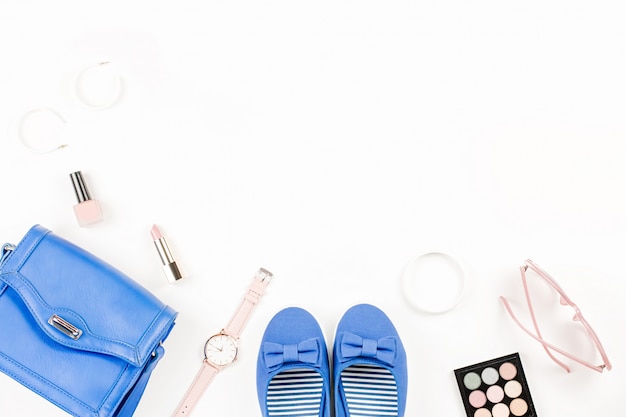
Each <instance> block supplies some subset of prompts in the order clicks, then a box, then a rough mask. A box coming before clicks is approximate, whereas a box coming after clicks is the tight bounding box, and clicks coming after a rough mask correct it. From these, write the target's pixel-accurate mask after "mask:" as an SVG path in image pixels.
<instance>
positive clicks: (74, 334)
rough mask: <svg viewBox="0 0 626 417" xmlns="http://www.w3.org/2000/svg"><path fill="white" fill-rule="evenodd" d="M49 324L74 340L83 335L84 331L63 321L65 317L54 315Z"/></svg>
mask: <svg viewBox="0 0 626 417" xmlns="http://www.w3.org/2000/svg"><path fill="white" fill-rule="evenodd" d="M48 324H50V325H52V327H54V328H55V329H57V330H60V331H61V332H62V333H64V334H66V335H67V336H69V337H71V338H72V339H74V340H78V339H79V338H80V337H81V336H82V334H83V331H82V330H81V329H79V328H78V327H76V326H74V325H73V324H72V323H70V322H69V321H67V320H65V319H63V317H60V316H57V315H56V314H53V315H52V316H51V317H50V318H49V319H48Z"/></svg>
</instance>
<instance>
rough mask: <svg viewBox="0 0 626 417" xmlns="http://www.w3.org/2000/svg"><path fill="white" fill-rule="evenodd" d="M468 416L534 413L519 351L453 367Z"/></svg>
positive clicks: (506, 416)
mask: <svg viewBox="0 0 626 417" xmlns="http://www.w3.org/2000/svg"><path fill="white" fill-rule="evenodd" d="M454 374H455V377H456V381H457V384H458V386H459V392H460V394H461V399H462V400H463V405H464V406H465V412H466V414H467V417H537V413H536V412H535V406H534V405H533V401H532V398H531V396H530V390H529V389H528V383H527V382H526V375H525V374H524V368H523V367H522V361H521V359H520V356H519V354H518V353H513V354H511V355H507V356H502V357H500V358H495V359H492V360H489V361H485V362H481V363H477V364H475V365H470V366H466V367H463V368H459V369H455V370H454Z"/></svg>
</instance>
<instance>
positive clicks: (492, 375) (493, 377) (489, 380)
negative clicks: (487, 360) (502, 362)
mask: <svg viewBox="0 0 626 417" xmlns="http://www.w3.org/2000/svg"><path fill="white" fill-rule="evenodd" d="M480 376H481V378H482V380H483V381H484V382H485V384H487V385H493V384H495V383H496V382H498V379H500V375H499V374H498V371H496V370H495V369H494V368H485V369H483V372H482V373H481V374H480Z"/></svg>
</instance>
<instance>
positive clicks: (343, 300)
mask: <svg viewBox="0 0 626 417" xmlns="http://www.w3.org/2000/svg"><path fill="white" fill-rule="evenodd" d="M625 20H626V6H625V5H623V4H622V2H618V1H601V2H595V3H590V2H582V1H568V2H566V1H554V0H549V1H541V2H540V1H526V2H523V3H512V2H502V1H489V0H480V1H476V2H470V3H468V2H462V1H458V0H449V1H437V2H433V1H414V2H409V1H397V2H375V1H358V2H357V1H339V2H337V1H333V2H329V1H316V2H295V1H278V0H277V1H267V2H251V1H242V2H219V1H190V0H182V1H178V2H176V3H171V2H170V3H166V2H151V3H145V2H121V1H109V2H105V3H96V2H84V1H83V2H78V1H73V0H72V1H68V2H64V3H63V4H59V3H54V2H44V1H40V0H36V1H31V2H18V1H13V0H9V1H4V2H2V4H0V39H2V41H1V43H0V48H1V49H0V50H1V51H2V62H3V65H2V67H1V69H0V126H1V129H2V130H0V145H1V147H0V166H1V167H2V171H3V179H2V197H1V200H0V203H1V204H0V218H1V219H2V221H1V222H0V244H1V243H4V242H10V243H17V242H18V241H19V240H20V239H21V238H22V236H23V235H24V234H25V233H26V232H27V231H28V229H29V228H30V227H31V226H32V225H34V224H41V225H42V226H44V227H46V228H48V229H50V230H52V231H53V232H54V233H56V234H57V235H59V236H61V237H63V238H65V239H67V240H69V241H71V242H73V243H75V244H77V245H79V246H80V247H82V248H84V249H85V250H87V251H89V252H91V253H93V254H95V255H96V256H98V257H100V258H101V259H103V260H105V261H106V262H108V263H110V264H111V265H113V266H115V267H116V268H118V269H120V270H121V271H123V272H124V273H126V274H127V275H129V276H131V277H132V278H133V279H134V280H136V281H137V282H138V283H139V284H141V285H142V286H143V287H145V288H146V289H148V290H149V291H151V292H152V293H153V294H154V295H156V296H157V297H158V298H159V299H160V300H161V301H163V302H164V303H165V304H167V305H169V306H171V307H172V308H173V309H174V310H176V311H178V313H179V315H178V317H177V319H176V325H175V326H174V328H173V330H172V332H171V334H170V335H169V337H168V338H167V340H166V341H165V343H164V346H163V347H164V349H165V355H164V357H163V358H162V359H161V361H160V362H159V364H158V366H156V368H155V370H154V372H153V373H152V376H151V378H150V381H149V383H148V386H147V388H146V391H145V393H144V395H143V397H142V399H141V401H140V403H139V405H138V407H137V410H136V412H135V414H134V415H135V416H137V417H148V416H150V417H168V416H170V415H171V414H172V413H173V412H174V411H175V409H176V407H177V405H178V404H179V402H180V401H181V398H182V397H183V396H184V394H185V392H186V391H187V389H188V387H189V385H190V384H191V382H192V380H193V379H194V377H195V375H196V374H197V372H198V371H199V369H200V366H201V364H202V360H203V358H204V347H205V342H206V340H207V339H208V338H209V336H211V335H213V334H215V333H217V332H219V331H220V329H222V328H224V327H225V326H226V325H227V324H228V322H229V320H230V319H231V317H232V316H233V314H234V313H235V311H236V310H237V308H238V307H239V305H240V303H241V301H242V297H243V296H244V294H245V292H246V291H247V289H248V286H249V285H250V281H251V279H252V277H253V276H254V274H255V272H256V271H257V270H258V269H259V268H261V267H263V268H266V269H267V270H268V271H270V272H271V273H272V274H273V278H272V280H271V283H270V284H269V285H268V286H267V288H266V290H265V294H264V295H263V297H262V298H261V299H260V300H259V302H258V304H257V306H256V307H255V309H254V311H253V312H252V314H251V315H250V318H249V320H248V321H247V323H246V326H245V329H244V330H243V331H242V334H241V340H240V341H239V345H238V359H237V360H236V361H235V362H234V363H233V364H232V365H231V366H229V367H228V368H226V369H224V370H223V371H222V372H220V373H219V374H218V375H217V376H216V377H215V380H214V381H213V382H212V383H211V385H210V386H209V387H208V389H207V390H206V392H205V393H204V395H203V396H202V398H201V400H200V401H199V402H198V404H197V406H196V408H195V410H194V411H193V415H195V416H217V415H219V416H233V417H234V416H237V417H239V416H262V415H263V414H262V412H261V409H260V406H259V400H258V393H257V386H256V375H257V358H258V354H259V348H260V344H261V341H262V338H263V334H264V332H265V330H266V327H267V325H268V323H269V322H270V320H271V319H272V317H274V315H275V314H276V313H278V312H279V311H281V310H282V309H284V308H287V307H299V308H302V309H304V310H306V311H307V312H308V313H310V314H311V315H312V316H313V317H314V318H315V320H316V321H317V323H319V326H320V328H321V330H322V332H323V334H324V336H325V339H326V340H325V342H326V345H327V346H328V349H329V354H330V355H331V356H330V358H331V362H332V347H333V344H334V340H333V339H334V336H335V331H336V327H337V325H338V323H339V321H340V319H341V318H342V316H343V315H344V313H346V311H348V310H349V309H350V308H351V307H353V306H355V305H357V304H361V303H367V304H371V305H373V306H376V307H377V308H379V309H380V310H382V311H383V312H384V313H385V314H386V315H387V316H388V317H389V319H390V320H391V321H392V323H393V325H394V327H395V329H396V330H397V332H398V334H399V336H400V338H401V340H402V344H403V346H404V349H405V351H406V355H407V358H406V359H407V360H406V361H407V370H408V386H407V401H406V412H405V415H406V416H407V417H408V416H430V415H436V416H458V417H463V416H465V415H466V404H465V403H464V401H466V402H467V404H470V406H471V407H474V405H472V404H475V405H477V407H474V408H476V409H479V408H485V407H487V408H489V407H491V409H490V413H492V414H493V415H495V416H496V417H500V416H504V415H505V414H506V413H508V412H509V409H510V410H511V411H512V412H513V410H514V413H517V414H520V415H528V414H523V412H524V404H523V403H525V404H526V405H529V401H528V400H529V398H527V397H525V396H524V395H526V392H527V390H526V389H525V388H526V385H525V384H527V388H528V390H529V392H530V393H531V394H532V410H534V411H535V412H536V414H537V415H538V416H572V417H583V416H590V415H608V416H616V415H623V414H624V405H623V399H622V397H623V395H622V394H621V392H622V390H623V387H624V386H626V368H625V366H626V365H625V362H626V353H625V349H624V340H625V338H624V330H623V329H625V328H626V314H625V313H626V310H625V307H624V295H625V294H626V279H624V274H625V273H626V272H625V268H624V262H623V257H624V253H626V239H625V236H626V220H625V219H626V218H625V216H624V213H626V195H625V194H624V189H626V168H625V166H624V165H625V162H626V125H625V124H624V114H626V100H624V97H626V78H625V77H624V74H625V73H626V56H625V55H624V52H623V45H624V42H625V41H626V29H625V28H624V25H623V22H624V21H625ZM79 171H80V172H81V176H77V175H75V176H74V178H70V174H72V173H76V172H79ZM81 183H82V184H83V185H85V184H86V187H87V188H88V193H87V194H88V195H86V194H85V192H84V191H85V190H84V189H81V186H80V184H81ZM75 187H76V188H77V189H78V191H76V192H75ZM101 217H102V219H101V220H100V218H101ZM80 224H82V225H83V226H80ZM155 225H156V226H157V228H156V229H155V228H154V226H155ZM163 239H165V240H166V243H164V241H163ZM421 255H425V256H421ZM425 259H428V260H429V261H434V263H433V264H429V265H424V264H420V265H416V262H421V261H423V260H425ZM527 259H532V261H533V262H534V263H536V264H537V265H539V266H540V267H541V268H542V270H544V271H546V272H547V273H549V274H550V276H551V277H552V278H553V279H554V281H556V282H558V285H559V286H560V289H561V290H562V291H563V292H564V293H565V294H566V295H567V297H568V298H569V299H570V301H571V302H573V303H574V304H575V306H572V305H571V304H572V303H569V304H568V303H566V305H561V304H560V303H559V297H560V294H559V291H556V290H555V288H553V287H551V286H550V285H548V284H547V281H546V280H544V279H542V278H541V277H539V276H538V275H537V274H536V273H535V272H534V271H531V270H528V271H526V274H525V275H526V278H527V283H528V289H529V295H530V298H531V299H532V302H533V304H532V307H533V311H534V314H535V316H536V317H535V318H536V322H537V324H538V327H539V328H540V330H541V332H540V333H541V334H540V335H539V334H538V333H537V332H536V331H535V327H534V325H533V318H532V317H531V315H530V313H529V311H530V310H529V308H528V305H527V301H526V297H525V293H524V286H523V282H522V275H521V274H520V267H521V266H522V265H524V262H525V261H526V260H527ZM172 260H174V261H175V262H172ZM164 265H165V269H164ZM437 267H443V268H447V271H445V272H447V273H448V275H447V276H444V275H439V274H438V273H437ZM177 271H178V272H180V275H182V277H183V278H182V279H178V280H176V278H177V277H178V275H177V274H178V272H177ZM450 273H452V277H450V275H449V274H450ZM168 278H169V279H170V280H171V281H172V283H170V281H168ZM500 296H504V297H506V300H508V302H509V305H510V308H511V311H512V312H513V313H514V315H515V317H517V319H519V321H520V322H521V323H522V324H523V325H524V326H525V327H526V329H528V330H529V331H531V333H533V334H534V336H536V337H538V338H539V339H543V340H544V341H545V342H548V343H550V344H551V345H553V346H555V347H557V348H559V349H562V350H564V351H567V352H568V353H570V354H571V355H572V356H574V357H576V358H580V359H581V360H583V361H587V362H590V363H591V364H592V365H594V366H596V365H600V364H601V363H602V362H603V358H602V357H601V355H600V352H599V349H598V345H597V343H594V340H593V338H590V337H589V336H588V334H587V333H586V331H585V329H586V327H584V326H583V325H582V323H581V322H579V321H575V320H572V318H573V317H575V315H577V314H578V312H577V310H576V308H578V309H579V312H580V313H582V314H583V315H584V320H586V323H588V325H589V326H590V327H591V328H592V329H593V331H594V332H595V334H596V335H597V339H598V340H599V341H600V342H601V346H602V347H603V348H604V350H605V351H606V354H607V357H608V359H609V360H610V364H611V365H612V369H611V370H610V371H607V370H606V369H605V370H604V372H602V373H600V372H596V371H594V370H592V369H590V368H588V367H585V366H583V365H581V364H580V363H577V362H576V361H574V360H572V359H570V358H567V357H564V356H562V355H559V354H558V353H554V356H555V357H556V358H557V359H558V360H560V361H562V362H563V363H565V364H566V365H567V366H568V367H569V368H570V370H571V372H570V373H568V372H566V371H565V370H564V368H562V367H560V366H559V365H558V364H557V363H555V361H553V359H552V358H551V357H550V356H548V354H547V353H546V351H545V350H544V347H543V346H542V344H541V343H540V342H539V341H538V340H535V339H533V338H532V337H531V336H530V335H528V334H527V333H525V332H524V330H523V329H522V328H520V327H519V326H518V325H517V324H516V323H515V322H514V320H513V318H512V317H511V315H510V314H509V312H507V309H506V308H505V306H504V304H503V302H502V301H501V299H500ZM457 302H458V304H457ZM429 311H431V312H432V311H441V313H440V314H431V313H430V312H429ZM132 319H133V317H132V314H130V313H129V320H131V321H132ZM0 328H2V327H0ZM6 337H11V335H7V334H5V333H4V332H3V335H2V338H6ZM552 352H554V351H552ZM515 353H519V357H520V359H521V364H522V366H523V372H524V376H525V383H524V384H523V383H522V381H521V380H519V379H518V378H517V376H515V377H511V381H517V382H519V385H520V387H522V386H523V389H522V391H521V392H520V393H518V392H519V388H520V387H518V386H517V385H516V384H514V383H513V384H509V385H508V388H507V385H506V382H507V381H509V380H508V379H506V378H504V376H502V379H500V380H499V381H498V382H495V381H494V383H493V384H490V383H489V382H488V381H489V378H488V377H483V376H481V378H483V379H480V380H477V381H478V384H480V383H481V382H480V381H482V382H483V383H484V384H483V387H484V388H485V389H484V391H485V392H484V395H485V398H486V399H487V400H486V402H485V404H487V406H485V407H483V406H482V404H483V402H482V400H483V398H482V396H481V394H473V396H472V398H470V395H471V394H472V393H471V391H472V389H470V388H468V386H467V385H465V386H464V388H462V390H460V385H459V384H458V383H457V379H456V376H455V373H454V370H456V369H462V368H465V367H468V366H472V365H475V364H480V363H483V362H486V361H490V360H493V359H496V358H501V357H504V356H509V355H512V354H515ZM515 366H517V362H515ZM485 369H486V368H485ZM489 369H496V370H498V369H499V368H498V367H496V366H495V365H494V367H493V368H489ZM505 369H506V368H505ZM483 370H484V369H482V368H481V372H482V371H483ZM70 371H71V370H68V372H70ZM502 372H504V371H502ZM331 375H332V373H331ZM476 375H478V373H477V374H476ZM501 375H506V373H504V374H501ZM484 378H487V379H484ZM469 386H470V387H472V386H474V385H472V383H469ZM476 386H479V387H480V386H481V385H476ZM488 386H489V388H488ZM491 387H496V388H491ZM515 399H518V401H517V402H516V403H515V404H513V405H510V404H509V403H512V401H511V400H515ZM522 400H523V403H522ZM496 405H497V408H495V410H494V409H493V406H496ZM470 406H468V408H470V409H471V407H470ZM507 407H508V408H507ZM505 408H506V410H504V409H505ZM472 410H473V409H472ZM485 413H486V411H481V412H479V414H477V415H476V417H488V414H485ZM0 415H3V416H4V415H11V416H13V415H20V416H27V417H35V416H46V417H66V416H68V414H67V413H65V412H64V411H62V410H60V409H58V408H57V407H56V406H54V405H52V404H50V403H48V402H47V401H46V400H44V399H42V398H40V397H39V396H38V395H37V394H35V393H33V392H31V391H29V390H28V389H26V388H24V387H22V386H21V385H20V384H18V383H16V382H15V381H13V380H12V379H11V378H10V377H9V376H7V375H4V374H0ZM512 415H516V414H512Z"/></svg>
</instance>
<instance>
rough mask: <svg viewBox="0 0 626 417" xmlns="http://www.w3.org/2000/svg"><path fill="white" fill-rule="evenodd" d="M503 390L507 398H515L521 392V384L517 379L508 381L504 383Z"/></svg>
mask: <svg viewBox="0 0 626 417" xmlns="http://www.w3.org/2000/svg"><path fill="white" fill-rule="evenodd" d="M504 392H505V393H506V395H507V396H508V397H509V398H517V397H519V396H520V394H521V393H522V384H520V383H519V382H517V381H509V382H507V383H506V384H504Z"/></svg>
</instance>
